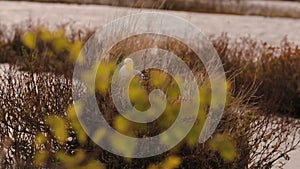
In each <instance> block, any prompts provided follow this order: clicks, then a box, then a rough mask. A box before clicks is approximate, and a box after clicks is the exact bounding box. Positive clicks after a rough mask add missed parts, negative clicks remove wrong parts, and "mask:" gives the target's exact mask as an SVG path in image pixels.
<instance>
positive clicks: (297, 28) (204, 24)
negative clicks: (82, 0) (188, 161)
mask: <svg viewBox="0 0 300 169" xmlns="http://www.w3.org/2000/svg"><path fill="white" fill-rule="evenodd" d="M141 11H154V10H141V9H130V8H118V7H108V6H95V5H66V4H40V3H29V2H6V1H1V2H0V23H1V24H4V25H6V26H8V28H9V27H10V26H12V25H13V24H19V23H22V22H24V21H25V20H27V19H29V18H31V19H32V20H33V21H34V22H35V21H37V20H39V22H41V23H46V24H49V25H53V24H60V23H65V22H74V24H75V25H78V26H84V27H101V26H104V25H105V24H106V23H108V22H110V21H111V20H113V19H115V18H118V17H120V16H124V15H128V14H132V13H137V12H141ZM159 12H166V13H169V14H173V15H177V16H180V17H183V18H185V19H187V20H189V21H190V22H192V23H193V24H195V25H196V26H197V27H199V28H200V29H201V30H202V31H203V32H204V33H206V34H217V35H218V34H221V33H222V32H228V33H229V35H231V36H233V37H240V36H246V35H248V34H250V35H251V36H253V37H256V38H257V39H259V40H263V41H267V42H269V43H272V44H279V43H280V41H281V40H282V39H283V38H284V37H285V36H287V37H288V39H289V40H291V41H292V42H295V43H297V44H300V19H288V18H265V17H257V16H234V15H217V14H203V13H188V12H175V11H159ZM8 30H9V29H8ZM290 155H291V160H290V161H289V162H288V165H286V166H285V167H284V168H286V169H299V168H300V149H298V150H296V151H294V152H292V153H290Z"/></svg>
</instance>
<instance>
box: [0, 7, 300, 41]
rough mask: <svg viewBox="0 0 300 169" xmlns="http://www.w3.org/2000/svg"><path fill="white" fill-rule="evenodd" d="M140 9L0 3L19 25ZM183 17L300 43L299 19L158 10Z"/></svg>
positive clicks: (99, 18) (87, 20)
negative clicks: (27, 21)
mask: <svg viewBox="0 0 300 169" xmlns="http://www.w3.org/2000/svg"><path fill="white" fill-rule="evenodd" d="M140 11H157V10H141V9H131V8H119V7H109V6H96V5H67V4H41V3H29V2H6V1H4V2H0V23H4V24H5V25H12V24H17V23H20V22H23V21H25V20H26V19H28V18H32V20H34V21H35V20H40V22H42V23H49V24H58V23H62V22H72V21H74V22H76V23H75V24H76V25H81V26H86V27H95V26H97V27H100V26H103V25H105V24H106V23H108V22H110V21H111V20H112V19H114V18H117V17H119V16H124V15H127V14H131V13H137V12H140ZM159 12H166V13H169V14H174V15H177V16H180V17H183V18H185V19H187V20H189V21H191V22H192V23H193V24H195V25H196V26H197V27H199V28H200V29H201V30H203V32H204V33H206V34H220V33H222V32H228V33H229V34H230V35H232V36H234V37H240V36H246V35H248V34H251V35H253V36H255V37H257V38H258V39H261V40H264V41H267V42H270V43H273V44H278V43H280V41H281V40H282V39H283V38H284V37H285V36H288V38H289V39H290V40H291V41H293V42H296V43H297V44H300V19H288V18H266V17H258V16H235V15H219V14H203V13H189V12H177V11H159Z"/></svg>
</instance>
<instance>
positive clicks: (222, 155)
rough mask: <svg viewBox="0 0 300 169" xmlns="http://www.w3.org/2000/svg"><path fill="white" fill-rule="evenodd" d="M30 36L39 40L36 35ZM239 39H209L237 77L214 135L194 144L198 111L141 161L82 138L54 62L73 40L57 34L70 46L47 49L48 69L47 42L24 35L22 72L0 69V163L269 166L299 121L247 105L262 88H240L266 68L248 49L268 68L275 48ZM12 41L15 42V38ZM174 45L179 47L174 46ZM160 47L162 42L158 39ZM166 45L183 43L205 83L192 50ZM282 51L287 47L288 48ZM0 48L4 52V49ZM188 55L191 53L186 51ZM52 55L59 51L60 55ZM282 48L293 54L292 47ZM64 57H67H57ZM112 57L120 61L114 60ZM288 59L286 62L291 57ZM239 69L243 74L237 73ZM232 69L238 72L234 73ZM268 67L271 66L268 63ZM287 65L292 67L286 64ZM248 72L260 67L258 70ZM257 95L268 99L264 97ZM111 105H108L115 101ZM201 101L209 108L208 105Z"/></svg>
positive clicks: (67, 86)
mask: <svg viewBox="0 0 300 169" xmlns="http://www.w3.org/2000/svg"><path fill="white" fill-rule="evenodd" d="M42 33H43V32H39V30H37V32H36V31H31V32H30V34H28V33H27V34H26V35H27V36H28V37H27V38H29V39H31V38H32V37H40V34H42ZM26 35H25V36H26ZM32 35H34V36H32ZM64 35H65V34H64ZM60 38H62V36H61V37H60ZM22 39H23V40H22ZM35 39H37V42H39V38H35ZM244 40H245V41H242V43H240V42H239V43H236V44H235V45H233V46H230V45H229V41H228V39H227V37H226V36H222V37H221V38H220V39H217V40H213V42H214V44H215V46H216V48H217V50H218V52H219V54H220V56H221V58H222V59H223V62H224V64H225V65H224V66H225V68H226V70H228V75H229V76H231V77H235V78H234V79H233V80H232V84H233V88H232V91H233V92H230V93H229V95H228V100H229V101H228V105H227V106H226V109H225V113H224V116H223V118H222V120H221V122H220V124H219V126H218V128H217V130H216V132H215V134H214V136H212V138H210V139H209V140H208V141H207V142H206V143H204V144H198V143H197V139H198V136H199V132H200V130H201V126H202V125H203V121H201V119H203V117H202V116H203V114H201V113H199V117H198V118H199V119H200V120H199V123H196V124H195V125H194V127H193V129H192V130H191V132H190V133H189V135H188V136H187V137H186V138H185V140H183V141H182V142H181V143H180V144H179V145H178V146H177V147H175V148H173V149H172V150H171V151H169V152H166V153H164V154H162V155H159V156H155V157H150V158H145V159H127V158H122V157H119V156H116V155H113V154H111V153H109V152H107V151H105V150H103V149H101V148H100V147H98V146H97V145H95V144H94V143H93V142H92V141H91V140H90V139H89V138H87V136H86V134H85V133H84V132H83V130H82V128H81V127H80V125H79V123H78V121H77V118H76V115H75V112H74V109H73V108H72V103H73V98H72V96H71V87H72V85H74V84H72V81H71V80H70V78H69V74H68V73H66V72H65V68H63V67H61V66H56V63H57V65H65V64H69V63H66V62H68V61H69V60H68V58H69V56H70V50H69V49H70V48H69V47H70V46H72V44H73V43H72V42H74V41H71V42H70V41H68V40H63V41H64V42H65V43H66V44H68V45H67V46H68V47H67V48H63V49H64V50H63V53H64V52H66V53H64V55H61V56H60V57H59V56H54V58H53V62H52V61H51V57H47V55H46V58H47V59H48V60H47V61H48V62H50V63H53V64H52V65H53V66H54V67H52V69H49V67H47V64H46V63H45V57H44V56H45V55H40V54H43V53H45V51H44V50H54V51H52V52H57V51H56V49H53V48H52V47H53V46H51V45H49V44H47V43H46V44H44V43H35V45H34V48H33V47H32V46H31V44H30V43H29V44H28V43H26V38H25V40H24V38H23V36H20V37H19V40H18V41H16V42H18V43H21V44H20V45H21V46H22V47H20V46H17V47H18V48H17V49H20V50H16V51H18V52H20V53H19V57H22V56H26V58H30V59H24V60H26V62H24V60H23V59H19V60H18V61H19V62H21V63H18V65H21V66H22V68H23V69H24V70H27V71H26V72H22V71H21V72H20V71H19V70H20V69H19V70H18V71H17V70H16V69H14V68H12V69H8V70H7V71H6V72H5V73H4V74H0V79H1V86H0V92H1V93H0V94H1V95H0V105H1V106H0V119H1V121H0V125H1V130H0V135H1V137H0V138H1V141H0V143H1V144H0V148H1V153H0V157H1V165H2V166H3V167H4V168H13V167H17V168H23V167H25V166H26V167H29V166H30V167H32V168H45V167H46V168H72V167H82V168H84V167H87V166H89V167H92V168H95V167H103V166H105V167H107V168H147V167H149V168H155V167H156V168H157V167H158V168H159V167H163V166H166V165H167V166H169V165H170V164H171V163H172V164H173V163H176V166H175V167H179V168H270V167H271V166H274V164H276V163H277V161H278V159H280V158H286V159H288V156H287V153H288V152H290V151H291V150H293V149H295V148H296V146H297V145H299V140H297V138H298V135H297V133H298V132H299V123H298V122H297V121H296V122H295V121H294V120H292V119H289V118H278V117H276V116H271V115H263V116H261V115H259V114H258V113H259V111H258V109H256V106H253V102H254V101H255V100H254V101H253V99H252V96H253V93H254V94H255V95H256V96H260V93H259V92H264V91H263V90H260V88H258V89H257V91H256V88H251V87H252V86H250V89H249V86H248V88H245V87H244V85H245V84H248V83H249V82H251V84H253V79H255V78H254V77H257V76H258V75H259V76H260V78H259V79H258V78H257V81H258V80H263V79H264V72H265V71H262V70H261V69H260V67H259V66H257V65H258V62H256V61H255V60H254V59H253V56H256V54H257V53H255V52H253V49H255V51H256V52H257V51H263V53H264V55H262V56H263V57H262V56H261V55H258V54H257V56H261V57H257V58H258V59H260V58H265V59H264V61H265V62H263V63H264V66H267V67H268V63H269V62H267V61H269V60H271V61H272V59H266V58H268V57H270V55H271V56H273V55H272V53H269V52H270V51H268V50H271V51H272V49H273V48H267V49H268V50H266V48H264V47H265V46H266V45H263V46H260V47H261V48H259V49H261V50H256V49H257V46H259V45H256V43H255V42H254V41H251V40H249V39H247V38H246V39H244ZM22 43H25V45H22ZM148 43H149V41H148ZM249 43H250V44H252V48H249V46H246V47H245V46H242V45H241V44H243V45H245V44H249ZM16 45H18V44H17V43H16ZM43 45H44V46H43ZM69 45H70V46H69ZM148 45H149V44H148ZM176 45H179V46H180V44H175V46H176ZM238 45H241V46H238ZM9 46H10V45H9ZM250 46H251V45H250ZM253 46H254V47H253ZM36 47H37V48H36ZM158 47H160V48H163V46H159V45H158ZM255 47H256V48H255ZM286 47H289V46H288V45H287V46H286ZM1 49H2V48H1ZM113 49H114V48H113ZM116 49H118V45H116ZM121 49H122V45H121ZM166 49H168V50H174V51H176V50H178V49H182V51H180V50H179V51H177V53H178V54H179V55H181V56H182V57H183V58H184V59H186V60H185V61H186V62H187V63H190V64H191V65H190V66H192V69H193V71H194V73H196V76H197V77H199V78H200V79H198V80H199V81H206V80H205V78H206V75H205V72H203V71H201V70H202V69H201V64H196V63H195V62H192V61H191V60H192V59H193V54H192V53H188V52H187V49H186V48H185V47H184V46H181V48H176V47H174V46H172V45H171V46H168V47H167V48H166ZM288 49H289V50H290V48H288ZM2 50H4V51H6V49H5V48H4V49H2ZM11 50H12V51H14V50H13V49H12V48H9V49H8V50H7V51H6V52H8V51H11ZM126 50H128V48H125V50H124V48H123V49H122V51H123V52H122V53H126ZM130 50H133V49H130ZM289 50H285V51H289ZM16 51H14V52H16ZM267 51H268V52H267ZM187 53H188V54H190V56H187V57H184V56H185V55H186V54H187ZM266 53H269V55H266ZM56 54H57V55H60V53H56ZM112 54H113V55H114V56H113V58H114V57H116V56H118V57H119V58H120V59H121V60H122V58H124V57H126V54H125V55H124V56H120V55H119V52H117V53H115V54H114V53H113V52H112ZM280 54H281V53H280ZM288 54H293V52H291V53H288ZM286 55H287V54H285V55H284V56H286ZM63 56H66V57H67V58H63ZM279 56H281V55H279ZM5 57H8V56H5ZM5 57H4V58H5ZM271 58H273V57H271ZM274 58H275V57H274ZM279 58H280V57H279ZM114 59H116V60H118V58H114ZM37 63H39V64H42V65H43V66H41V67H38V69H37V68H35V67H34V65H36V64H37ZM272 63H273V62H272ZM288 63H289V64H291V62H288ZM193 64H194V65H193ZM241 65H243V66H245V68H244V67H242V66H241ZM44 66H45V67H44ZM198 66H199V67H198ZM71 67H72V63H71V65H70V68H71ZM269 68H270V67H269ZM244 69H245V70H246V71H245V72H243V71H242V70H244ZM237 70H238V72H240V73H239V74H238V75H237V76H234V75H235V74H236V71H237ZM271 70H272V71H273V69H271ZM292 70H293V68H291V71H292ZM50 72H51V73H50ZM53 72H54V73H53ZM253 72H259V73H258V75H256V74H253ZM278 73H279V71H278ZM280 77H283V76H280ZM201 78H203V79H201ZM251 78H252V79H251ZM270 78H271V77H270ZM262 83H266V84H265V85H269V86H271V85H272V84H269V81H268V83H267V82H266V81H262ZM291 83H293V82H291ZM201 87H205V83H203V84H201ZM278 90H279V89H278ZM281 90H282V89H281ZM281 90H280V91H281ZM97 95H98V101H99V102H98V103H99V107H104V108H105V107H106V106H103V105H104V103H105V102H101V99H103V97H101V96H102V95H101V93H97ZM263 98H265V99H266V97H265V96H263ZM266 100H267V99H266ZM256 101H257V100H256ZM263 101H264V100H263ZM277 103H281V102H280V101H278V102H277ZM105 104H110V103H105ZM109 106H111V107H113V105H109ZM207 106H208V107H209V105H207ZM204 107H206V106H204ZM205 111H207V110H205ZM106 113H108V114H111V115H114V114H118V112H116V110H115V109H106ZM107 120H108V121H110V122H111V123H113V121H114V120H115V119H114V118H113V116H110V117H108V119H107ZM161 130H162V129H161V128H157V127H156V128H152V129H151V130H150V131H148V132H150V135H151V133H152V134H153V135H154V134H155V133H160V132H161ZM95 160H96V161H95Z"/></svg>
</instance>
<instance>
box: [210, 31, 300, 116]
mask: <svg viewBox="0 0 300 169" xmlns="http://www.w3.org/2000/svg"><path fill="white" fill-rule="evenodd" d="M212 42H213V43H214V46H215V47H216V49H217V50H218V53H219V55H220V57H221V59H222V61H223V63H224V68H225V70H227V71H228V76H234V75H235V74H236V76H235V77H234V86H235V87H234V88H235V90H236V92H237V93H238V92H239V91H241V90H243V89H245V88H249V87H250V86H251V85H253V84H256V85H258V88H257V91H256V92H255V93H254V96H253V98H252V101H253V102H258V104H259V106H260V108H262V110H263V111H264V112H265V113H272V114H282V115H293V116H296V117H299V116H300V114H299V112H300V90H299V89H300V76H299V69H300V48H299V46H297V45H295V44H293V43H291V42H288V40H287V39H286V38H285V39H283V40H282V43H281V44H280V46H274V45H270V44H268V43H265V42H259V41H257V40H255V39H252V38H250V37H242V38H239V39H237V40H235V41H232V40H230V38H228V36H227V35H226V34H223V35H221V36H220V37H217V38H212Z"/></svg>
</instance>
